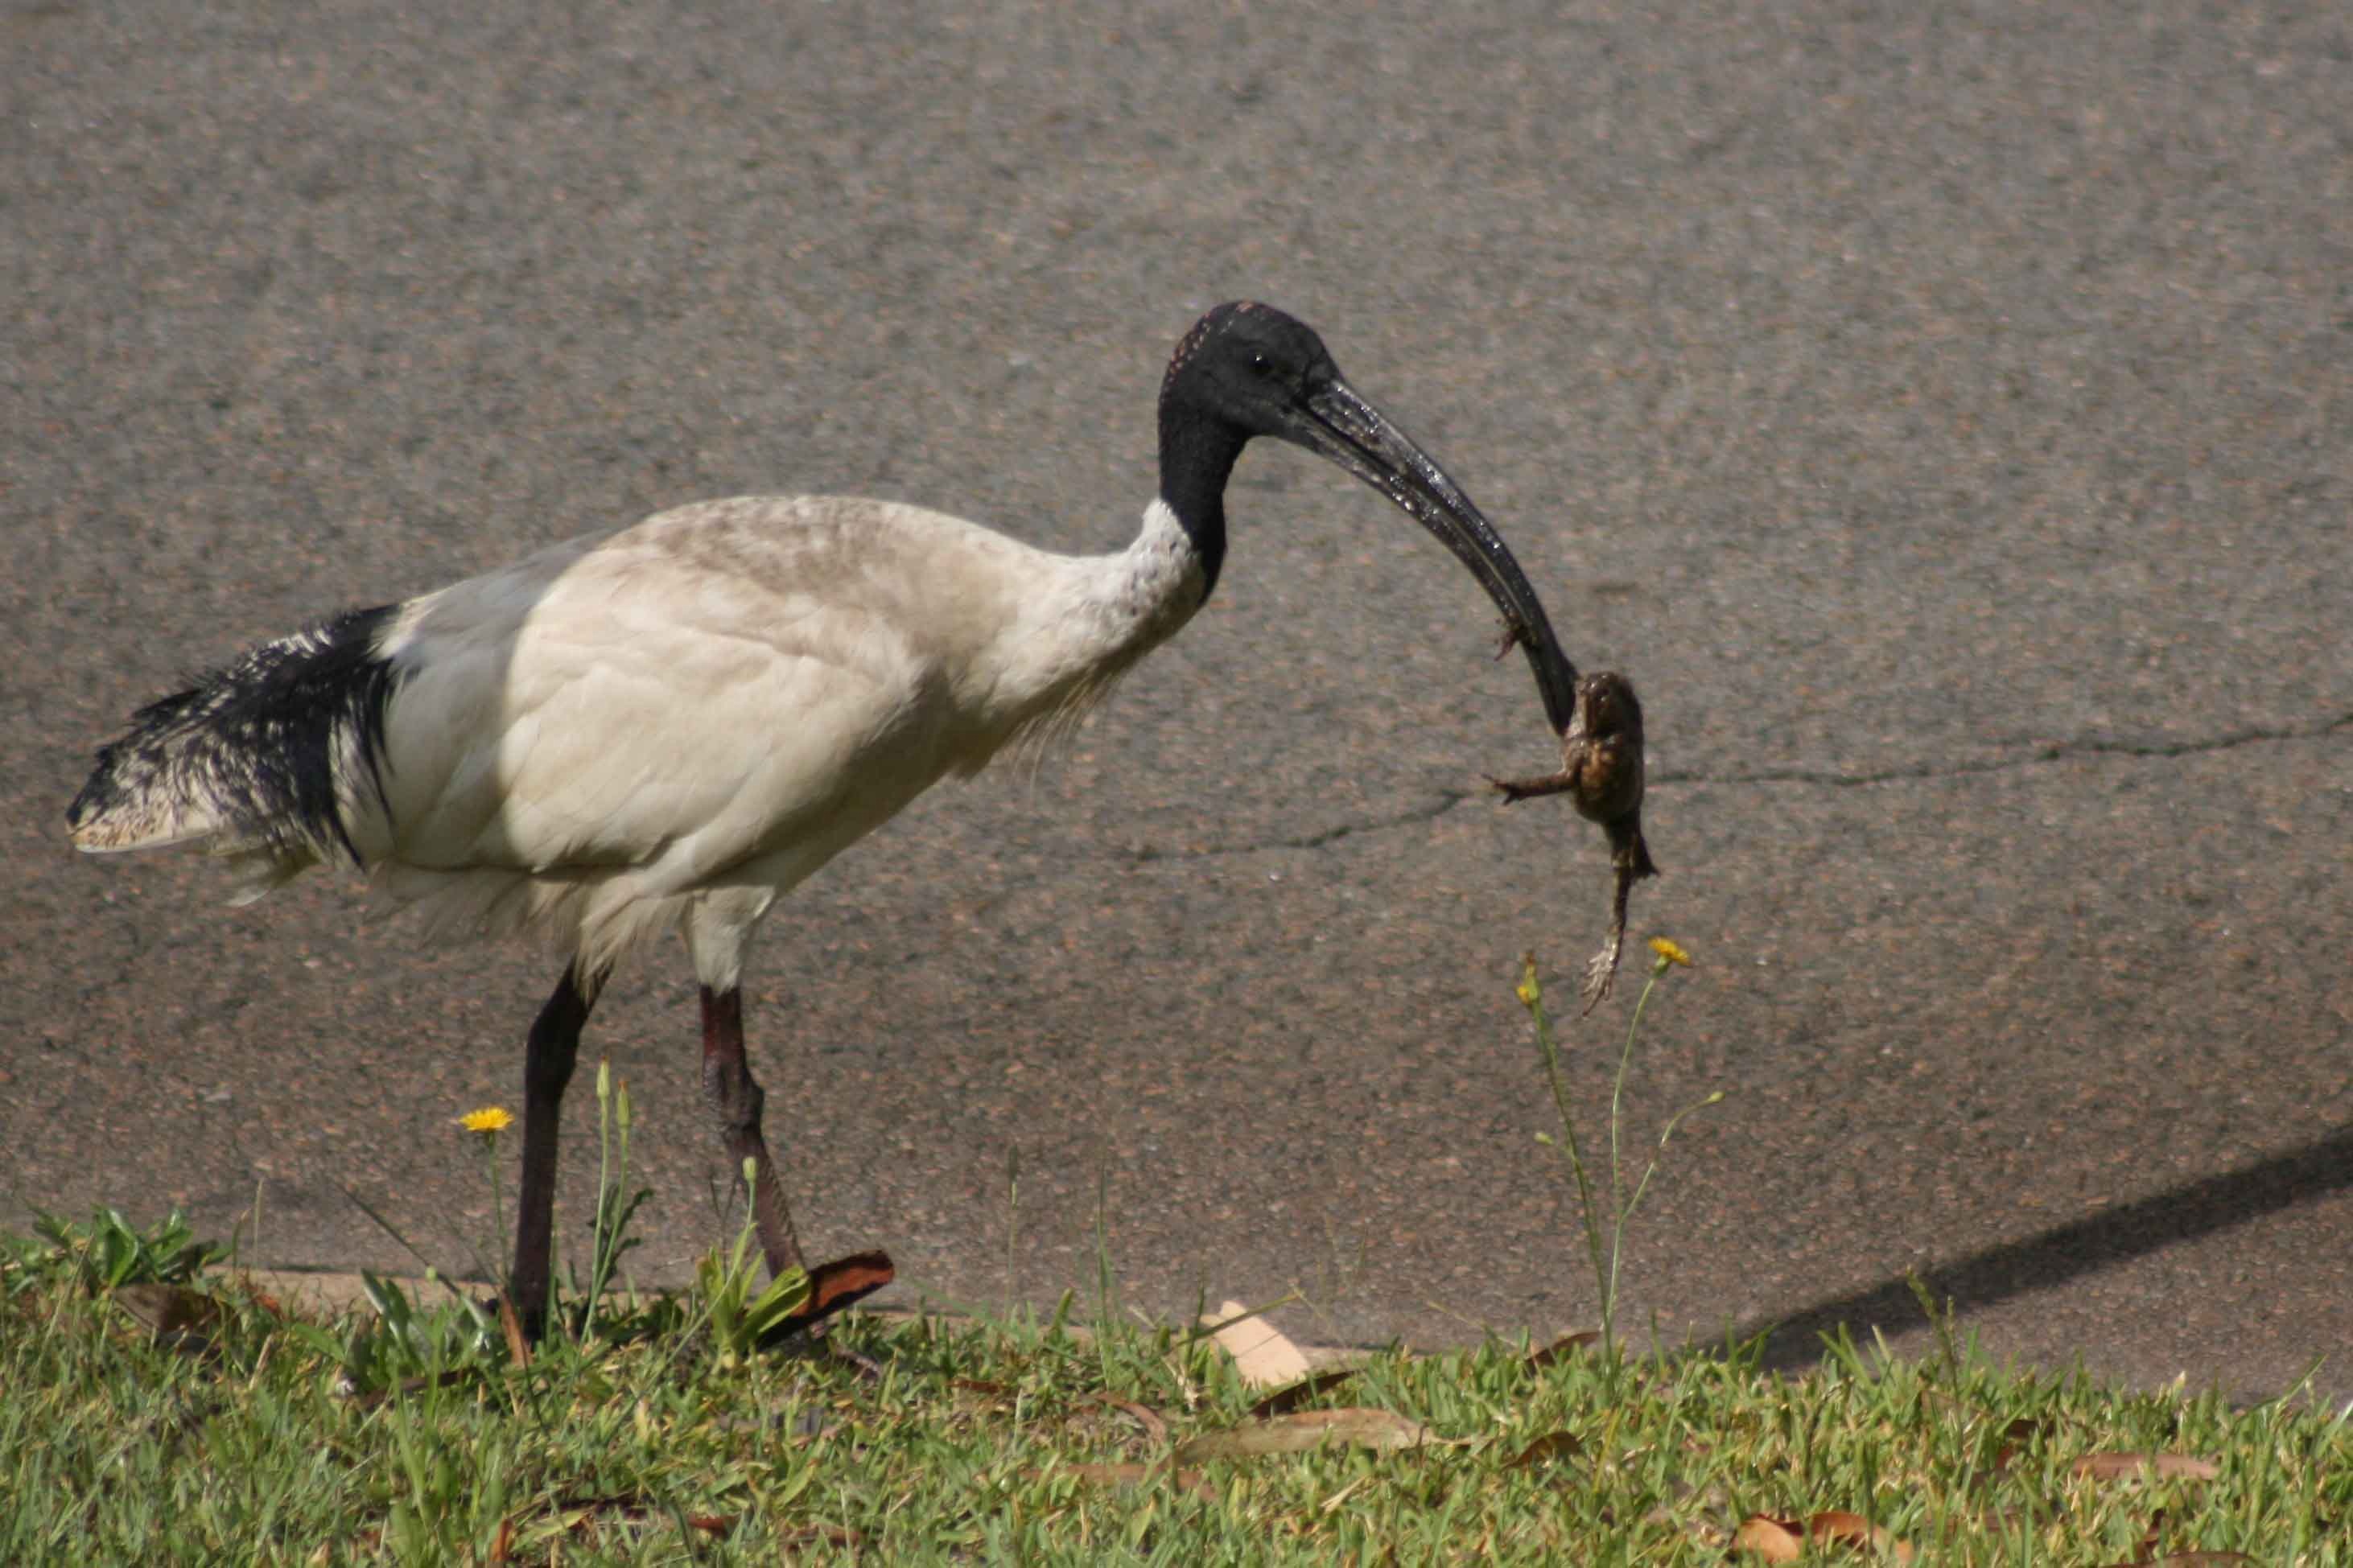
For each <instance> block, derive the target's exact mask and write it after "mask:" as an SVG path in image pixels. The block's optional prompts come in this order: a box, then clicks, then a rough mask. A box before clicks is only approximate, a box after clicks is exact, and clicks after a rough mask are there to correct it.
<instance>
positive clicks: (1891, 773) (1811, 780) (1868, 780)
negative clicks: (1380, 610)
mask: <svg viewBox="0 0 2353 1568" xmlns="http://www.w3.org/2000/svg"><path fill="white" fill-rule="evenodd" d="M2347 730H2353V713H2344V714H2340V715H2338V716H2337V717H2336V718H2334V719H2324V720H2320V721H2316V722H2315V723H2311V724H2304V725H2289V726H2285V727H2282V728H2278V729H2262V728H2253V729H2246V730H2234V731H2231V732H2230V733H2228V734H2223V735H2214V736H2209V737H2207V738H2205V739H2202V740H2195V741H2121V740H2108V739H2104V738H2100V737H2094V738H2091V739H2087V740H2079V741H2049V742H2040V743H2038V744H2035V745H2034V746H2032V747H2031V748H2030V749H2029V750H2028V751H2027V752H2026V754H2024V755H2022V756H2007V757H1989V758H1986V759H1984V760H1982V761H1978V762H1969V763H1936V762H1922V763H1905V764H1903V765H1901V766H1898V767H1889V768H1879V769H1873V770H1870V771H1867V772H1859V773H1845V772H1841V771H1839V770H1837V769H1831V768H1755V769H1748V770H1745V771H1740V772H1734V773H1710V772H1706V771H1704V770H1698V769H1694V770H1691V771H1688V772H1678V771H1675V770H1673V769H1661V770H1659V771H1656V772H1654V773H1651V787H1653V788H1656V787H1659V786H1661V785H1672V784H1821V785H1826V786H1828V787H1831V788H1833V789H1854V788H1860V787H1862V786H1864V785H1868V784H1897V783H1902V782H1905V781H1910V780H1918V779H1949V778H1969V777H1973V776H1975V775H1977V774H1980V773H2007V772H2010V771H2011V770H2012V769H2017V768H2031V767H2038V766H2041V765H2042V764H2045V763H2056V762H2062V761H2064V760H2065V759H2067V758H2069V757H2086V756H2124V757H2191V756H2203V755H2207V754H2209V753H2211V752H2227V751H2231V750H2233V749H2235V748H2237V747H2240V746H2252V745H2259V744H2263V743H2264V742H2280V741H2316V740H2323V739H2326V738H2327V737H2328V736H2330V735H2334V734H2337V733H2338V732H2340V731H2347ZM1437 793H1438V798H1437V799H1436V800H1435V801H1434V802H1432V803H1430V804H1428V805H1422V806H1419V807H1418V808H1416V809H1414V810H1411V811H1401V812H1398V813H1396V814H1394V815H1392V816H1382V817H1375V818H1372V819H1370V820H1368V821H1364V822H1344V823H1342V824H1340V825H1339V826H1335V827H1327V828H1324V830H1322V831H1321V832H1317V833H1309V834H1302V835H1298V836H1295V837H1286V838H1267V839H1257V840H1251V841H1250V842H1247V843H1242V844H1219V845H1212V846H1210V847H1208V848H1204V849H1153V848H1145V849H1142V850H1132V851H1130V852H1128V853H1127V854H1126V855H1124V857H1122V858H1124V859H1125V860H1127V861H1128V862H1129V863H1130V864H1133V865H1139V866H1141V865H1149V864H1152V863H1154V862H1156V861H1163V860H1170V861H1176V860H1185V861H1190V860H1219V859H1227V858H1231V857H1233V856H1237V855H1259V854H1264V853H1266V852H1267V851H1269V850H1275V849H1321V848H1322V847H1324V846H1325V845H1327V844H1333V843H1336V842H1338V841H1339V840H1341V839H1343V838H1351V837H1357V836H1358V835H1361V834H1367V833H1383V832H1387V831H1388V830H1389V829H1391V828H1397V827H1410V826H1415V825H1416V824H1418V823H1424V822H1435V821H1437V820H1438V819H1439V818H1440V817H1441V816H1445V815H1446V814H1447V813H1448V812H1451V811H1452V810H1453V809H1454V808H1455V807H1457V806H1459V805H1462V804H1464V803H1465V802H1467V801H1472V800H1482V799H1487V798H1491V797H1490V796H1489V795H1488V793H1487V792H1486V791H1484V790H1467V789H1442V790H1440V791H1438V792H1437Z"/></svg>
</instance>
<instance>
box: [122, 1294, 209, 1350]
mask: <svg viewBox="0 0 2353 1568" xmlns="http://www.w3.org/2000/svg"><path fill="white" fill-rule="evenodd" d="M114 1304H115V1305H116V1306H118V1307H120V1308H121V1309H122V1310H124V1311H125V1312H127V1313H129V1314H130V1315H131V1316H132V1319H134V1320H135V1321H138V1322H139V1324H140V1325H141V1326H142V1327H143V1328H145V1329H146V1330H147V1331H148V1332H149V1333H150V1334H151V1335H153V1337H154V1341H155V1342H156V1343H157V1344H159V1345H161V1346H163V1347H164V1349H165V1350H169V1351H177V1352H180V1353H181V1354H182V1355H192V1356H195V1355H203V1354H206V1352H209V1351H210V1350H211V1349H212V1348H213V1337H212V1332H211V1331H212V1328H213V1326H214V1325H215V1324H216V1323H217V1322H218V1321H220V1316H221V1306H220V1303H219V1302H218V1301H216V1300H213V1299H212V1298H211V1297H210V1296H207V1295H206V1294H204V1293H203V1292H202V1291H200V1290H190V1289H185V1288H183V1287H181V1286H178V1285H157V1284H144V1285H121V1286H117V1287H116V1288H115V1291H114Z"/></svg>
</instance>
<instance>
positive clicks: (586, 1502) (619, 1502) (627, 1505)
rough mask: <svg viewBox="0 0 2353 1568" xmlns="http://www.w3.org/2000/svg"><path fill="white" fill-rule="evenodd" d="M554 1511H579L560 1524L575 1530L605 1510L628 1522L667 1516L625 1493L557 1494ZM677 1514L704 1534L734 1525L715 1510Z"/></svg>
mask: <svg viewBox="0 0 2353 1568" xmlns="http://www.w3.org/2000/svg"><path fill="white" fill-rule="evenodd" d="M554 1511H555V1512H556V1513H557V1514H559V1515H561V1514H567V1513H577V1514H578V1515H579V1517H578V1518H576V1519H573V1520H568V1521H565V1526H564V1528H565V1529H566V1530H568V1531H575V1532H577V1531H583V1530H594V1529H595V1528H596V1520H597V1519H598V1518H599V1517H600V1516H602V1515H605V1514H616V1515H618V1516H619V1517H620V1518H621V1519H623V1520H626V1521H628V1522H630V1523H632V1524H635V1523H638V1522H641V1521H645V1520H649V1519H668V1518H670V1513H669V1510H659V1511H657V1510H656V1509H655V1508H654V1506H653V1505H652V1504H651V1503H649V1502H648V1501H646V1500H645V1499H644V1498H642V1497H628V1496H613V1497H571V1498H559V1499H557V1500H556V1502H555V1505H554ZM680 1517H681V1518H683V1519H684V1520H685V1521H686V1525H687V1528H688V1529H690V1530H699V1531H702V1532H703V1533H704V1534H705V1535H724V1534H726V1533H727V1532H728V1531H731V1530H733V1529H734V1528H735V1521H733V1519H729V1518H725V1517H723V1516H722V1515H719V1514H715V1513H690V1514H684V1515H681V1516H680Z"/></svg>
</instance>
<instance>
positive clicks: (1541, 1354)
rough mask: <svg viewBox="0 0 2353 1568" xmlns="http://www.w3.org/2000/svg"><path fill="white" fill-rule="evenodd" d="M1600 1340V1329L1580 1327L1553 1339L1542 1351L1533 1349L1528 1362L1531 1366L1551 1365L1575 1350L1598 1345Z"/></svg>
mask: <svg viewBox="0 0 2353 1568" xmlns="http://www.w3.org/2000/svg"><path fill="white" fill-rule="evenodd" d="M1600 1342H1601V1331H1600V1330H1599V1329H1579V1330H1578V1331H1577V1332H1575V1333H1573V1334H1563V1335H1561V1336H1560V1338H1558V1339H1556V1340H1555V1341H1553V1342H1552V1343H1550V1344H1548V1345H1546V1346H1545V1348H1544V1349H1542V1350H1540V1351H1531V1352H1529V1353H1528V1364H1529V1365H1530V1366H1550V1365H1552V1363H1555V1362H1556V1361H1560V1360H1563V1359H1564V1358H1566V1357H1567V1356H1568V1355H1570V1354H1572V1353H1573V1352H1577V1351H1581V1350H1583V1349H1584V1348H1585V1347H1586V1346H1588V1345H1596V1344H1599V1343H1600Z"/></svg>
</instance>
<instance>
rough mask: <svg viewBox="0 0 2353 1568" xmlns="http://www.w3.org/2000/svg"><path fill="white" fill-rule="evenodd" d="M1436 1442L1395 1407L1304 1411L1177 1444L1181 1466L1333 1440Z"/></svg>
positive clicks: (1402, 1444) (1396, 1444)
mask: <svg viewBox="0 0 2353 1568" xmlns="http://www.w3.org/2000/svg"><path fill="white" fill-rule="evenodd" d="M1327 1442H1330V1443H1355V1444H1357V1445H1359V1446H1361V1447H1366V1448H1414V1447H1421V1446H1422V1445H1423V1444H1425V1443H1428V1442H1430V1429H1429V1428H1428V1427H1426V1426H1423V1425H1422V1424H1421V1423H1420V1422H1419V1421H1409V1420H1407V1419H1406V1418H1405V1417H1404V1416H1402V1415H1398V1414H1397V1413H1396V1412H1395V1411H1393V1410H1372V1409H1364V1408H1357V1409H1348V1410H1300V1411H1294V1412H1293V1413H1292V1414H1291V1415H1275V1416H1271V1417H1269V1418H1268V1419H1266V1420H1264V1421H1255V1422H1252V1423H1250V1425H1249V1426H1235V1427H1230V1428H1229V1429H1227V1430H1226V1431H1223V1432H1204V1433H1203V1434H1201V1436H1198V1437H1195V1438H1192V1439H1190V1440H1188V1441H1187V1442H1185V1443H1181V1444H1179V1445H1178V1446H1177V1448H1176V1454H1175V1455H1174V1456H1173V1458H1175V1460H1176V1463H1178V1464H1180V1465H1198V1464H1199V1463H1201V1462H1202V1461H1204V1460H1207V1459H1254V1458H1259V1457H1260V1456H1261V1455H1265V1454H1303V1453H1306V1452H1307V1451H1308V1450H1310V1449H1312V1448H1317V1447H1322V1446H1323V1445H1324V1444H1325V1443H1327Z"/></svg>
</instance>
